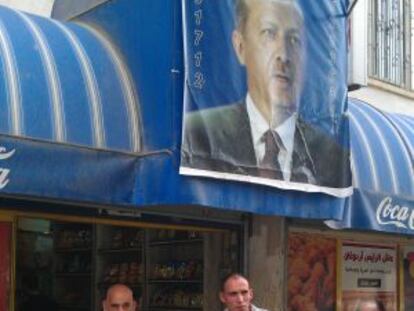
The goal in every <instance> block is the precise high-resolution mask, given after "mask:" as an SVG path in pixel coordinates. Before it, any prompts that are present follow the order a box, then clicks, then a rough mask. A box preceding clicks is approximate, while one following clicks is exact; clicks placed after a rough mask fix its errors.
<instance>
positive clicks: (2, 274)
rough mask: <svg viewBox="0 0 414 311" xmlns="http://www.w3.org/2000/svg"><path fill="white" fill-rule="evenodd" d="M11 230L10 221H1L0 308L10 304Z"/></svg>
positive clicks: (7, 306) (4, 308) (5, 308)
mask: <svg viewBox="0 0 414 311" xmlns="http://www.w3.org/2000/svg"><path fill="white" fill-rule="evenodd" d="M11 232H12V226H11V224H10V223H6V222H0V254H1V256H0V310H9V305H10V272H11V264H10V263H11V258H10V255H11V247H10V246H11Z"/></svg>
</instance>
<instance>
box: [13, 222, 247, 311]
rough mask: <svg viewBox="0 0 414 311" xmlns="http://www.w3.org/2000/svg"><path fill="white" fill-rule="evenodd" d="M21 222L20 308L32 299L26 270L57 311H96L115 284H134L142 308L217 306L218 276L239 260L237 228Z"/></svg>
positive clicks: (162, 308) (18, 248) (18, 284)
mask: <svg viewBox="0 0 414 311" xmlns="http://www.w3.org/2000/svg"><path fill="white" fill-rule="evenodd" d="M18 228H19V230H18V234H17V242H16V243H17V245H16V247H17V263H16V270H17V274H16V283H17V290H16V300H17V301H16V305H17V309H16V310H17V311H20V310H22V311H23V310H24V309H22V306H24V304H25V303H27V301H30V295H31V293H30V289H28V288H27V286H26V285H27V283H26V279H27V276H28V275H35V276H36V282H37V284H36V285H37V293H38V294H41V295H42V297H48V303H50V304H57V305H58V306H59V310H71V311H84V310H85V311H86V310H96V311H99V310H101V302H102V299H103V298H104V296H105V292H106V290H107V288H108V287H109V286H111V285H112V284H115V283H123V284H126V285H128V286H129V287H130V288H131V289H132V290H133V292H134V296H135V297H136V299H137V300H138V302H139V305H140V308H139V310H143V311H145V310H148V311H149V310H194V311H197V310H200V311H201V310H210V309H211V310H213V309H214V310H219V309H220V308H221V306H220V303H219V301H218V299H217V293H218V291H219V288H220V279H221V277H223V276H224V275H225V274H227V273H229V272H233V271H240V270H239V269H240V266H241V264H240V263H241V258H240V254H241V253H242V252H241V250H240V242H239V241H240V236H239V233H238V232H239V231H238V230H227V229H226V230H225V229H223V230H214V231H208V230H204V231H199V230H193V229H192V230H185V229H180V228H179V227H177V229H171V225H170V226H169V228H163V227H162V225H160V227H159V229H148V228H144V227H128V226H120V225H119V224H117V225H107V224H88V223H71V222H64V221H59V222H58V221H48V220H40V219H34V220H29V219H27V218H21V219H20V220H19V224H18ZM80 284H82V286H79V285H80ZM207 306H208V307H207Z"/></svg>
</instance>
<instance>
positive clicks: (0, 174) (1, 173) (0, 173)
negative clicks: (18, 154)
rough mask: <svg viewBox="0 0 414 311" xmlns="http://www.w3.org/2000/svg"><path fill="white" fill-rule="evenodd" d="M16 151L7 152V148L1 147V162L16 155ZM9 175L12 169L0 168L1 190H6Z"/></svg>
mask: <svg viewBox="0 0 414 311" xmlns="http://www.w3.org/2000/svg"><path fill="white" fill-rule="evenodd" d="M15 151H16V150H15V149H12V150H10V151H7V149H6V148H5V147H1V146H0V161H3V160H7V159H10V158H11V157H12V156H13V155H14V153H15ZM9 174H10V169H8V168H4V167H0V190H1V189H4V188H5V187H6V186H7V184H8V183H9V181H10V180H9Z"/></svg>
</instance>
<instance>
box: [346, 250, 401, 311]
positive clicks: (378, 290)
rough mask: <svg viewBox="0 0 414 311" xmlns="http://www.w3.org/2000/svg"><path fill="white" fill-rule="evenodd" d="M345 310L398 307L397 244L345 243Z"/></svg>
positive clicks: (386, 309) (385, 309) (387, 309)
mask: <svg viewBox="0 0 414 311" xmlns="http://www.w3.org/2000/svg"><path fill="white" fill-rule="evenodd" d="M341 255H342V265H341V273H342V310H343V311H354V310H383V311H396V310H397V248H396V246H393V245H370V244H362V243H354V242H343V244H342V254H341Z"/></svg>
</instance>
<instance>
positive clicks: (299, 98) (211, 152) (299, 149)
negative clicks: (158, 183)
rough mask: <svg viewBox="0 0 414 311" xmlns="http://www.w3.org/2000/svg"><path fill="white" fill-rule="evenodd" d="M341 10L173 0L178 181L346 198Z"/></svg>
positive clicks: (281, 0)
mask: <svg viewBox="0 0 414 311" xmlns="http://www.w3.org/2000/svg"><path fill="white" fill-rule="evenodd" d="M347 4H348V1H346V0H334V1H309V0H297V1H296V0H220V1H217V0H183V1H182V6H183V28H184V45H185V68H186V75H185V93H184V101H185V104H184V107H185V108H184V121H183V123H184V124H183V141H182V149H181V168H180V173H181V174H185V175H196V176H206V177H213V178H223V179H229V180H238V181H245V182H252V183H258V184H264V185H269V186H275V187H278V188H282V189H294V190H302V191H308V192H324V193H328V194H331V195H335V196H340V197H344V196H347V195H350V194H351V192H352V188H351V178H350V167H349V137H348V120H347V119H346V118H345V117H344V113H345V111H346V109H347V96H346V91H347V85H346V69H347V68H346V17H345V12H346V8H347Z"/></svg>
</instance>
